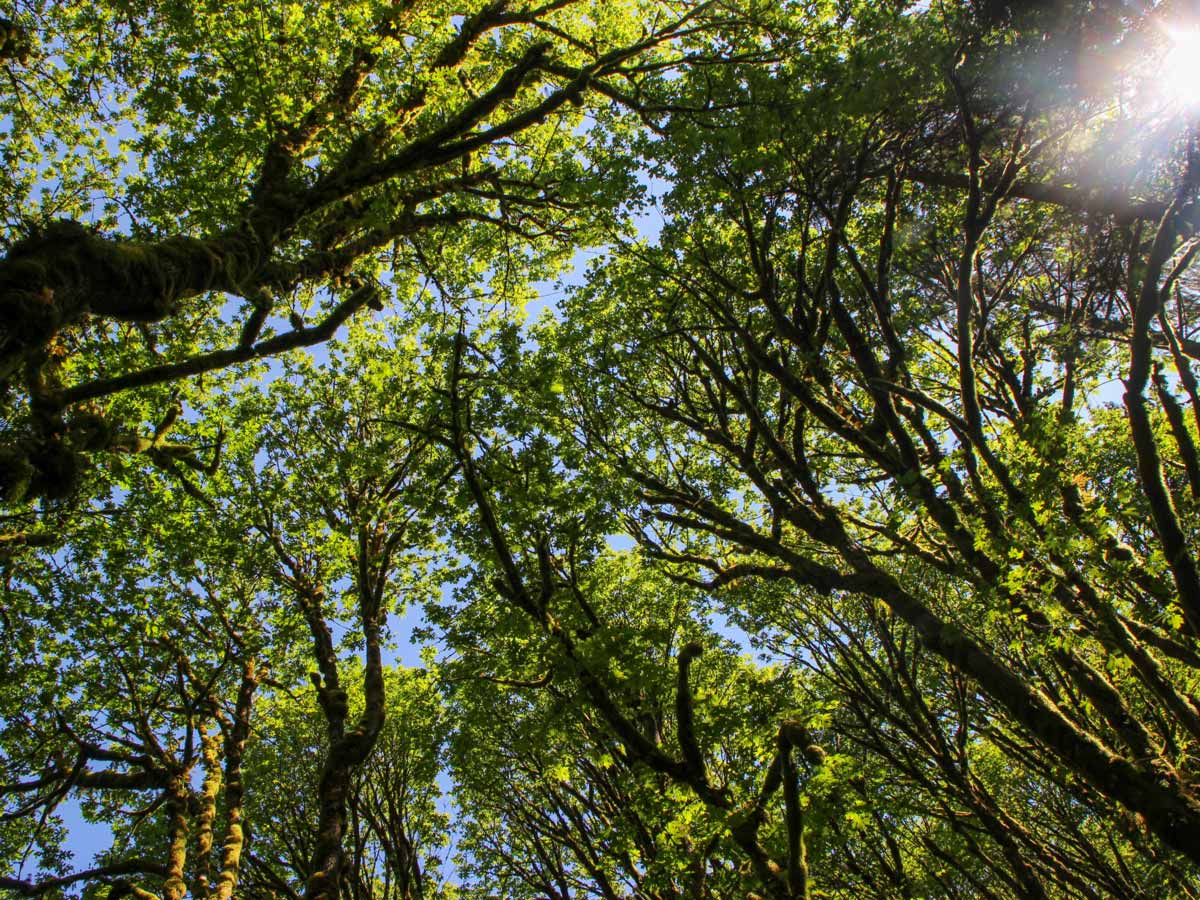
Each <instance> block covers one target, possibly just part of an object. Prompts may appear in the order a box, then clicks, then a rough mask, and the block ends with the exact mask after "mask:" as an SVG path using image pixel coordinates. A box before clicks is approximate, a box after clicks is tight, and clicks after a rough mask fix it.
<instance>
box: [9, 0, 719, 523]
mask: <svg viewBox="0 0 1200 900" xmlns="http://www.w3.org/2000/svg"><path fill="white" fill-rule="evenodd" d="M704 9H705V7H704V6H694V5H691V4H684V5H682V9H681V10H679V11H677V10H674V9H673V8H672V7H671V6H670V5H669V4H663V5H655V4H649V5H645V6H637V5H634V6H631V8H630V9H628V10H624V9H621V8H613V9H611V10H609V9H606V8H605V7H603V6H599V5H591V4H582V3H572V2H566V3H559V2H552V3H548V4H546V5H544V6H539V5H537V4H524V5H521V4H514V3H509V2H507V0H499V2H490V3H483V2H480V3H473V4H468V5H467V6H466V7H463V8H461V9H460V8H459V7H453V8H450V7H445V8H443V7H436V6H434V7H428V6H422V5H419V4H415V3H409V2H398V3H394V4H384V5H383V6H379V5H377V4H371V3H359V4H357V5H349V6H347V5H345V4H340V5H339V6H338V7H337V8H336V9H335V8H333V7H330V6H328V5H327V4H321V3H309V4H292V5H290V6H286V7H279V8H277V9H274V10H272V11H267V10H265V9H264V8H263V7H262V6H261V5H260V4H256V3H244V4H242V5H240V6H236V7H231V6H229V5H228V4H209V5H208V6H203V7H199V8H196V7H194V6H193V5H191V4H185V5H179V4H175V5H172V4H166V5H165V6H160V5H155V4H135V5H133V6H128V5H121V6H114V7H112V8H108V7H103V6H101V7H96V8H93V7H90V6H76V5H73V4H66V5H61V4H56V5H52V6H49V7H47V8H44V9H43V8H42V7H41V6H40V5H36V4H31V5H30V8H28V9H27V10H24V11H23V13H22V15H20V16H19V17H18V18H17V19H15V20H13V22H14V24H13V28H14V29H17V30H18V31H19V33H20V34H21V35H22V36H23V38H22V40H23V42H24V43H23V44H22V46H23V47H25V49H23V50H22V53H21V54H20V55H17V56H9V57H7V58H6V59H5V60H4V65H5V66H6V69H7V70H8V73H9V76H10V77H9V79H8V80H7V82H6V91H5V93H4V95H3V97H2V99H0V103H3V104H4V105H3V107H2V108H0V114H2V115H4V116H5V119H6V121H7V122H8V123H9V131H10V132H11V140H10V141H9V144H8V148H7V149H6V151H5V152H6V155H7V157H8V161H9V164H10V165H9V169H10V172H11V174H9V175H7V176H6V180H5V182H4V184H3V202H4V205H5V209H6V221H7V229H6V232H5V234H4V238H5V239H6V245H7V246H6V253H5V256H4V258H3V260H0V310H2V311H3V313H2V315H0V321H2V322H3V325H2V326H0V327H2V328H3V331H0V387H2V388H3V391H4V396H5V399H4V404H5V406H4V430H5V434H4V437H3V445H2V446H0V454H2V458H3V461H4V466H3V470H4V475H3V479H4V480H3V483H2V484H0V494H2V495H3V497H4V499H5V501H6V502H8V503H16V504H19V503H20V502H21V501H23V500H26V499H34V498H38V497H46V498H63V497H67V496H69V495H71V494H72V492H73V491H74V490H75V488H76V486H77V484H78V481H79V477H80V469H81V467H82V463H83V461H84V459H85V458H86V457H88V456H89V455H92V454H96V453H101V452H104V453H117V454H145V455H146V456H147V458H148V459H149V460H150V461H153V462H163V463H170V462H172V461H175V462H178V461H181V460H182V461H186V462H188V463H190V464H191V465H192V466H193V467H195V468H198V469H201V468H207V467H209V466H210V465H211V456H212V454H213V453H217V452H219V446H220V444H219V441H218V442H216V444H215V446H213V444H212V443H211V442H197V441H195V440H194V439H193V440H192V441H188V440H179V441H170V440H168V438H167V434H168V431H169V430H170V427H171V426H172V425H173V424H174V423H175V422H176V421H177V417H178V412H176V411H175V405H176V404H177V403H178V402H179V400H180V395H179V386H178V383H179V382H181V381H183V380H185V379H189V378H193V377H194V376H198V375H202V374H203V373H206V372H212V371H214V370H218V369H221V368H225V367H228V366H234V365H238V364H241V363H245V362H248V361H250V360H254V359H260V358H263V357H268V356H274V355H277V354H279V353H281V352H283V351H285V350H288V349H291V348H295V347H301V346H307V345H311V344H315V343H319V342H323V341H326V340H328V339H329V338H330V337H331V336H332V335H333V334H334V333H335V332H336V331H337V330H338V329H339V328H340V327H341V326H342V325H343V324H344V323H345V322H346V320H347V319H348V318H350V317H351V316H353V315H355V314H356V313H358V312H360V311H361V310H364V309H371V310H381V309H383V306H384V304H385V302H390V300H389V298H390V297H392V296H395V297H398V298H401V299H404V298H406V297H407V296H409V295H410V294H411V293H412V292H413V291H414V290H415V286H416V285H417V283H418V282H419V281H420V279H421V278H431V279H436V280H439V281H441V282H444V283H445V284H446V285H448V286H449V287H451V288H453V287H455V286H458V287H460V288H463V287H465V286H467V285H473V283H474V282H475V281H476V280H478V279H481V278H483V277H485V275H484V273H489V275H488V276H486V277H491V278H493V279H495V280H496V281H497V282H499V283H501V284H503V283H506V279H512V278H516V277H518V276H517V275H516V273H515V271H513V268H514V267H519V268H520V269H521V273H520V276H519V277H520V278H525V277H527V276H528V275H530V274H534V273H537V272H538V271H541V270H543V268H544V266H545V265H546V260H547V258H551V259H552V258H554V257H555V256H557V255H560V254H561V253H562V252H563V251H564V250H565V247H566V244H565V243H564V239H565V238H566V237H567V236H568V235H572V236H573V237H572V238H571V239H572V240H580V239H586V238H585V237H584V236H585V235H586V234H587V233H588V232H589V229H590V228H591V225H590V224H589V220H590V222H591V224H595V223H596V222H599V221H602V220H603V218H604V216H605V215H606V213H605V210H607V209H608V208H610V207H611V206H612V205H613V204H612V202H611V201H610V200H609V199H608V198H610V197H613V196H615V194H614V193H613V192H619V191H623V190H627V189H628V186H629V184H630V178H629V173H628V172H626V171H623V170H622V169H620V168H617V169H614V168H612V167H611V166H610V165H609V164H608V163H607V162H606V161H605V160H604V159H601V158H595V157H594V156H592V155H591V154H589V153H588V152H587V149H586V148H587V147H588V142H587V141H586V139H585V134H584V131H585V126H584V122H583V118H582V117H583V112H582V110H581V108H580V107H581V104H582V102H583V99H584V96H585V94H592V93H596V94H597V95H598V96H602V97H603V98H604V101H605V103H609V102H610V99H611V102H613V103H616V104H618V105H620V104H628V103H629V102H630V101H631V99H632V98H633V97H634V96H635V95H636V92H637V91H638V89H639V84H640V83H641V81H642V80H643V78H646V77H652V76H655V75H656V74H657V73H659V72H663V71H669V70H670V69H671V68H672V67H674V66H675V65H677V64H678V63H679V62H680V61H681V60H682V58H683V57H684V56H685V55H686V52H685V51H686V48H682V47H681V48H678V49H676V48H675V47H672V46H671V42H673V41H674V42H678V41H680V40H683V39H684V38H685V37H686V36H687V35H688V34H690V33H691V32H693V31H695V30H696V29H697V28H698V27H699V26H698V25H697V24H696V22H695V21H694V20H696V19H698V18H699V17H701V16H702V15H703V12H704ZM26 44H27V47H26ZM597 114H598V115H600V116H601V117H602V120H603V121H605V122H607V123H608V124H609V125H610V127H615V128H620V127H621V126H620V125H619V124H618V123H619V116H618V115H616V114H615V113H614V112H613V111H612V109H611V108H610V109H606V110H598V111H597ZM39 187H40V188H41V189H42V190H41V198H40V200H39V198H38V195H37V190H38V189H39ZM597 199H598V200H599V202H596V201H597ZM451 235H453V238H451V237H450V236H451ZM448 242H452V243H453V244H454V245H455V251H456V252H454V253H448V252H447V246H446V245H447V243H448ZM463 251H466V252H463ZM504 258H507V260H508V261H507V262H506V263H499V262H497V260H500V259H504ZM518 261H519V265H518ZM489 270H490V271H489ZM201 457H204V458H203V459H202V458H201Z"/></svg>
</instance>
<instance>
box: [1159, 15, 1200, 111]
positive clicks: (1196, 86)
mask: <svg viewBox="0 0 1200 900" xmlns="http://www.w3.org/2000/svg"><path fill="white" fill-rule="evenodd" d="M1167 41H1168V49H1167V53H1166V55H1165V56H1164V57H1163V59H1162V63H1161V64H1160V66H1159V68H1158V73H1157V75H1156V76H1155V80H1156V84H1155V92H1156V93H1158V94H1159V95H1160V96H1161V98H1162V99H1163V100H1164V101H1166V102H1167V103H1168V104H1169V105H1170V106H1172V107H1174V108H1175V109H1176V110H1178V111H1187V112H1193V111H1195V110H1197V109H1200V29H1196V28H1186V29H1185V28H1173V29H1169V30H1168V31H1167Z"/></svg>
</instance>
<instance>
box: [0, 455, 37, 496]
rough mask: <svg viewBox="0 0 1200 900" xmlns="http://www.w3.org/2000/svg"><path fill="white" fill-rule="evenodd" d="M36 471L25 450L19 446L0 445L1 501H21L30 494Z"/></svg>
mask: <svg viewBox="0 0 1200 900" xmlns="http://www.w3.org/2000/svg"><path fill="white" fill-rule="evenodd" d="M35 474H36V473H35V471H34V468H33V464H32V463H31V462H30V461H29V457H28V456H26V455H25V453H24V451H23V450H21V449H20V447H17V446H12V445H8V446H0V501H3V502H4V503H20V502H21V501H22V500H24V499H25V497H26V496H27V495H28V494H29V486H30V484H31V483H32V482H33V479H34V475H35Z"/></svg>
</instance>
